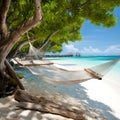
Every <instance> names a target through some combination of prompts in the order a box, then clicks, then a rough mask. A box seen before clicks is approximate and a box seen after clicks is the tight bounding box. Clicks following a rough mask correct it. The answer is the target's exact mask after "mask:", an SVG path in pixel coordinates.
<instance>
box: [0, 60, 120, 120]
mask: <svg viewBox="0 0 120 120" xmlns="http://www.w3.org/2000/svg"><path fill="white" fill-rule="evenodd" d="M54 62H55V61H54ZM59 62H60V63H61V61H57V63H59ZM67 69H79V68H78V66H74V67H73V66H68V67H67ZM111 74H112V71H111V72H110V73H109V74H107V75H106V76H105V77H104V78H103V80H101V81H99V80H96V79H91V80H89V81H87V82H84V83H81V84H76V85H70V86H69V85H66V86H59V85H58V86H49V88H46V86H45V85H46V83H44V82H43V83H42V85H41V86H42V87H41V86H40V85H38V86H37V83H34V82H36V81H34V82H33V81H32V80H31V81H28V82H27V81H26V80H24V79H23V84H24V85H25V87H26V89H27V90H28V91H29V92H33V94H36V95H38V94H39V93H40V91H41V92H42V91H44V92H42V94H41V93H40V94H41V95H43V96H47V97H48V98H49V99H52V100H57V101H59V102H67V103H71V104H72V105H73V106H76V107H78V108H79V109H82V110H84V111H85V113H84V115H85V117H86V119H87V120H119V119H120V112H119V111H120V107H119V101H120V96H119V92H120V84H119V82H118V81H117V80H119V77H115V75H112V76H111ZM114 79H115V80H114ZM31 85H32V87H31ZM36 88H37V89H36ZM43 88H44V89H45V90H42V89H43ZM47 89H48V90H47ZM51 89H52V90H53V91H55V90H56V93H57V92H58V91H59V92H58V93H57V94H49V93H48V91H49V90H51ZM57 90H58V91H57ZM63 93H64V94H63ZM16 104H17V102H16V101H15V100H14V99H13V96H9V97H7V98H1V99H0V120H72V119H70V118H65V117H63V116H59V115H53V114H49V113H44V114H43V113H40V112H37V111H30V110H18V109H17V110H16Z"/></svg>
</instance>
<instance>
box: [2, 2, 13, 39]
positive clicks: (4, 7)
mask: <svg viewBox="0 0 120 120" xmlns="http://www.w3.org/2000/svg"><path fill="white" fill-rule="evenodd" d="M10 3H11V0H4V1H2V5H1V8H0V34H1V37H2V38H5V37H6V35H7V24H6V18H7V13H8V10H9V6H10Z"/></svg>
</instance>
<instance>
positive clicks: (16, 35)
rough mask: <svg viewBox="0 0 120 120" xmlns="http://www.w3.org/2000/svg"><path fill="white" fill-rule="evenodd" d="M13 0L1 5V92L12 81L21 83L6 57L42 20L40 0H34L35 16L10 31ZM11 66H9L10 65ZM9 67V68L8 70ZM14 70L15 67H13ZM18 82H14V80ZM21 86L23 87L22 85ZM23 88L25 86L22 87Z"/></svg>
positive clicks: (3, 2)
mask: <svg viewBox="0 0 120 120" xmlns="http://www.w3.org/2000/svg"><path fill="white" fill-rule="evenodd" d="M10 4H11V0H3V1H2V2H1V6H0V94H1V93H4V92H5V90H6V89H7V88H8V86H9V84H11V82H10V81H12V83H13V84H14V85H16V83H17V84H19V86H20V83H19V82H18V78H17V77H15V76H16V75H15V72H10V68H11V67H10V66H9V65H8V64H5V63H6V62H5V61H6V57H7V55H8V54H9V52H10V50H11V49H12V47H13V46H14V45H15V43H16V42H18V41H19V39H20V38H21V37H22V36H23V35H24V34H25V33H26V32H27V31H29V30H30V29H32V28H33V27H35V26H36V25H37V24H39V23H40V22H41V20H42V12H41V4H40V0H34V16H33V17H32V18H29V19H28V20H27V21H24V22H23V23H22V24H20V25H19V26H18V27H17V28H16V29H15V30H13V31H11V32H10V31H9V30H8V27H9V26H8V25H7V22H6V21H7V13H8V10H9V7H10ZM8 66H9V67H8ZM8 69H9V70H8ZM11 70H12V71H14V70H13V69H11ZM13 79H14V80H16V81H17V82H16V83H15V82H13V81H14V80H13ZM20 88H22V87H21V86H20ZM22 89H23V88H22Z"/></svg>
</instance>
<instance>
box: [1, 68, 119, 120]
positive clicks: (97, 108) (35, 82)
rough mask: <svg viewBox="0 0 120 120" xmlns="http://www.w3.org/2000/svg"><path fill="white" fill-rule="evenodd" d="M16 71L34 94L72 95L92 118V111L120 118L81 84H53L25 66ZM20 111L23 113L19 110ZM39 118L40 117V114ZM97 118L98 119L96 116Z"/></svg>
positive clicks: (108, 119)
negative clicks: (94, 98)
mask: <svg viewBox="0 0 120 120" xmlns="http://www.w3.org/2000/svg"><path fill="white" fill-rule="evenodd" d="M16 72H17V73H21V74H23V75H24V77H25V79H24V80H23V84H24V85H25V87H26V89H27V90H28V91H31V92H33V93H34V94H37V95H39V94H43V95H44V93H45V92H48V93H51V94H52V95H55V94H61V95H63V96H66V97H67V96H70V97H73V98H75V99H77V100H78V101H80V102H81V103H82V105H83V106H84V107H85V108H86V110H87V114H88V116H90V117H91V118H92V117H93V118H95V116H92V113H94V114H96V115H97V114H99V115H100V116H105V118H106V119H107V120H119V118H117V117H116V116H114V115H113V114H112V112H113V111H112V109H111V108H110V107H109V106H108V105H105V104H104V103H102V102H98V101H95V100H92V99H90V97H89V96H88V95H87V92H86V91H87V89H86V88H85V87H83V86H82V85H80V84H77V85H69V86H68V85H52V84H48V83H46V82H44V81H42V80H40V79H39V78H38V77H36V76H34V75H32V74H31V73H30V72H29V71H28V70H26V69H24V68H19V69H18V68H17V69H16ZM8 101H9V100H8ZM8 101H7V102H8ZM7 102H6V103H5V102H4V103H3V104H7ZM1 112H2V110H1V109H0V114H1ZM18 113H19V114H22V113H21V112H19V111H18ZM28 114H31V115H32V114H34V116H36V117H37V116H38V114H37V113H35V112H32V113H31V112H28ZM31 115H30V116H31ZM100 116H98V117H100ZM37 118H40V116H38V117H37ZM53 119H54V118H53ZM58 120H59V119H58ZM61 120H62V119H61ZM64 120H65V119H64ZM96 120H98V119H97V118H96ZM99 120H103V119H102V118H101V119H99Z"/></svg>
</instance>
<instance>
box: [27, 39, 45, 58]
mask: <svg viewBox="0 0 120 120" xmlns="http://www.w3.org/2000/svg"><path fill="white" fill-rule="evenodd" d="M29 46H30V47H29V52H28V56H35V58H36V59H41V58H42V57H43V55H44V53H43V52H42V51H41V49H37V48H35V47H34V46H33V45H32V44H31V42H30V41H29Z"/></svg>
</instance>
